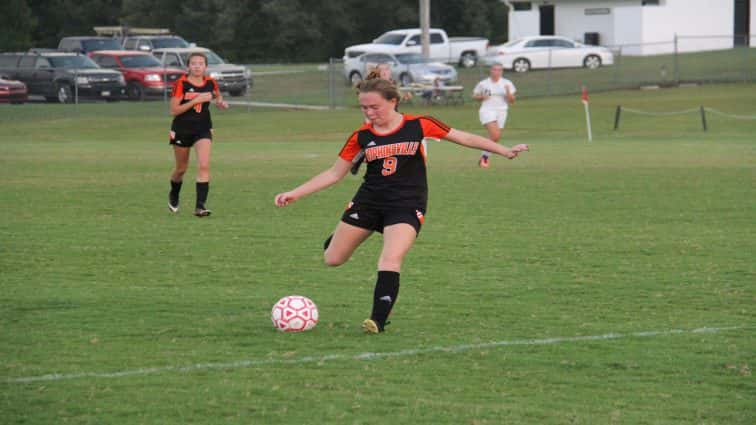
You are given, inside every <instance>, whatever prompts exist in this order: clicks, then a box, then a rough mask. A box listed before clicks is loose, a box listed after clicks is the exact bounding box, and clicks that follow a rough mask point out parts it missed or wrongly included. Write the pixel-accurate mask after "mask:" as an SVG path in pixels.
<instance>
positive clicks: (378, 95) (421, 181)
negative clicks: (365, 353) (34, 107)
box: [275, 79, 528, 333]
mask: <svg viewBox="0 0 756 425" xmlns="http://www.w3.org/2000/svg"><path fill="white" fill-rule="evenodd" d="M357 90H358V97H359V103H360V108H361V109H362V112H363V114H364V115H365V117H366V118H367V121H368V122H366V123H365V124H363V125H362V127H360V128H359V129H358V130H357V131H355V132H354V133H352V135H351V136H350V137H349V139H348V140H347V142H346V144H345V145H344V147H343V148H342V149H341V152H339V157H338V158H337V159H336V162H335V163H334V164H333V166H331V167H330V168H329V169H327V170H325V171H324V172H322V173H320V174H318V175H316V176H315V177H312V178H311V179H310V180H308V181H307V182H305V183H304V184H302V185H300V186H298V187H297V188H295V189H292V190H290V191H288V192H284V193H280V194H278V195H276V197H275V204H276V205H277V206H279V207H285V206H288V205H290V204H292V203H294V202H296V201H297V200H299V199H300V198H303V197H305V196H307V195H310V194H312V193H315V192H318V191H320V190H323V189H325V188H327V187H329V186H331V185H333V184H335V183H336V182H338V181H340V180H341V179H342V178H344V176H345V175H346V174H347V173H349V169H350V168H351V166H352V159H353V157H354V156H355V155H356V154H357V153H358V152H360V150H364V151H365V160H366V161H367V171H366V172H365V178H364V182H363V183H362V185H361V186H360V188H359V189H358V190H357V193H356V194H355V196H354V197H353V198H352V201H351V202H350V203H349V207H348V208H347V209H346V211H344V213H343V215H342V217H341V221H340V222H339V223H338V225H337V226H336V230H335V231H334V233H333V235H332V236H331V237H330V238H329V239H328V240H326V243H325V253H324V257H325V263H326V264H327V265H329V266H340V265H342V264H344V263H345V262H346V261H347V260H349V258H350V257H351V256H352V254H353V253H354V251H355V249H357V247H358V246H360V244H361V243H362V242H364V241H365V240H366V239H367V238H368V237H370V235H372V234H373V232H376V231H377V232H379V233H383V249H382V250H381V254H380V257H379V258H378V279H377V281H376V284H375V290H374V292H373V309H372V312H371V314H370V318H369V319H366V320H365V321H364V322H363V323H362V326H363V328H364V330H365V331H366V332H368V333H379V332H383V330H384V327H385V325H386V321H387V319H388V317H389V314H390V313H391V309H392V307H393V306H394V303H396V299H397V296H398V294H399V274H400V272H401V268H402V261H403V260H404V257H405V256H406V255H407V253H408V252H409V250H410V248H412V244H413V243H414V242H415V239H416V238H417V235H418V233H419V232H420V228H421V226H422V225H423V222H424V220H425V215H426V205H427V201H428V185H427V181H426V169H425V157H424V154H425V149H424V148H423V145H422V143H421V141H422V140H423V138H425V137H435V138H438V139H445V140H448V141H451V142H454V143H457V144H460V145H463V146H467V147H470V148H474V149H485V150H487V151H490V152H493V153H496V154H499V155H502V156H504V157H506V158H509V159H514V158H516V157H517V155H518V154H519V153H520V152H524V151H527V150H528V146H527V145H517V146H514V147H512V148H506V147H505V146H502V145H499V144H497V143H494V142H493V141H491V140H489V139H486V138H483V137H481V136H478V135H475V134H471V133H467V132H464V131H460V130H456V129H453V128H450V127H449V126H447V125H446V124H444V123H442V122H441V121H438V120H436V119H434V118H432V117H428V116H413V115H407V114H402V113H399V112H398V111H397V110H396V105H397V103H398V102H399V98H400V94H399V90H398V89H397V87H396V86H395V85H394V84H393V83H392V82H391V81H388V80H383V79H372V80H365V81H363V82H361V83H360V84H359V85H358V86H357Z"/></svg>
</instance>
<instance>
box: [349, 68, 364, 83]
mask: <svg viewBox="0 0 756 425" xmlns="http://www.w3.org/2000/svg"><path fill="white" fill-rule="evenodd" d="M349 82H351V83H352V85H353V86H356V85H357V84H360V83H361V82H362V75H360V73H359V72H357V71H354V72H352V73H351V74H349Z"/></svg>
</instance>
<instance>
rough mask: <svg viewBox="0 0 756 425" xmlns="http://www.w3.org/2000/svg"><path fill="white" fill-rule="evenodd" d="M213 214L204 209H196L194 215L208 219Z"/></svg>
mask: <svg viewBox="0 0 756 425" xmlns="http://www.w3.org/2000/svg"><path fill="white" fill-rule="evenodd" d="M212 213H213V212H212V211H210V210H206V209H205V208H204V207H203V208H195V209H194V215H196V216H197V217H208V216H210V214H212Z"/></svg>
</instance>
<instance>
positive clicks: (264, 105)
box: [226, 100, 330, 111]
mask: <svg viewBox="0 0 756 425" xmlns="http://www.w3.org/2000/svg"><path fill="white" fill-rule="evenodd" d="M226 103H228V104H229V105H232V106H258V107H262V108H279V109H304V110H308V111H327V110H329V109H330V106H322V105H300V104H296V103H274V102H256V101H246V100H229V101H227V102H226Z"/></svg>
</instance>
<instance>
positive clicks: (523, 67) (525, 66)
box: [512, 58, 530, 72]
mask: <svg viewBox="0 0 756 425" xmlns="http://www.w3.org/2000/svg"><path fill="white" fill-rule="evenodd" d="M512 69H514V71H515V72H528V71H530V61H529V60H527V59H525V58H519V59H515V61H514V62H512Z"/></svg>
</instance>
